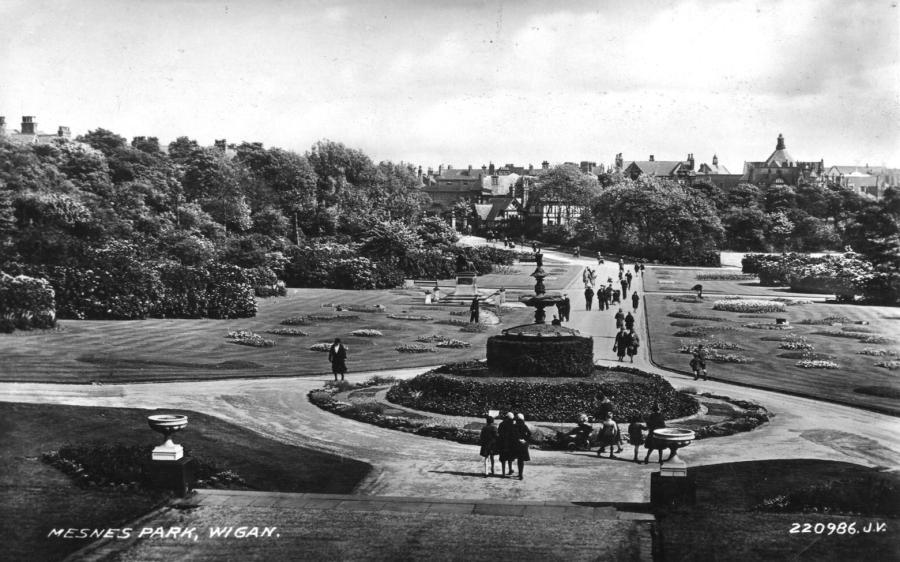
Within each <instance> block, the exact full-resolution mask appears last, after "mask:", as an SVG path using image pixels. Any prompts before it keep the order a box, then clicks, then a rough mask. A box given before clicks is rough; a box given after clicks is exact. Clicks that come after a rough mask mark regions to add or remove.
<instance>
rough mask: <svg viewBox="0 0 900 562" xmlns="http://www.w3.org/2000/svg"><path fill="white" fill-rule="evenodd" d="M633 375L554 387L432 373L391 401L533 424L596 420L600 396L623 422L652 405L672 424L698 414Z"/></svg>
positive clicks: (395, 391)
mask: <svg viewBox="0 0 900 562" xmlns="http://www.w3.org/2000/svg"><path fill="white" fill-rule="evenodd" d="M634 371H635V377H636V378H637V377H639V380H640V382H630V383H625V382H618V381H615V382H598V381H577V382H575V381H565V382H558V383H550V382H537V381H521V380H510V379H495V378H490V377H488V378H484V377H466V376H454V375H446V374H442V373H438V372H436V371H432V372H429V373H425V374H423V375H419V376H418V377H415V378H413V379H410V380H407V381H401V382H400V383H398V384H397V385H395V386H394V387H393V388H391V390H390V391H388V394H387V399H388V400H389V401H391V402H394V403H397V404H401V405H404V406H407V407H410V408H415V409H417V410H424V411H429V412H437V413H441V414H450V415H461V416H477V417H480V416H483V415H484V413H485V412H487V411H488V410H490V409H500V410H503V411H507V410H509V411H516V412H523V413H524V414H525V416H526V418H527V419H528V420H532V421H535V420H537V421H550V422H561V423H564V422H571V421H572V417H573V415H574V413H576V412H586V413H588V414H589V415H593V416H595V417H596V416H598V415H599V407H600V404H599V402H598V401H597V399H596V397H597V395H598V394H599V393H600V392H602V393H604V394H605V395H607V396H609V397H610V399H611V400H612V401H613V403H614V404H615V407H616V412H617V415H618V416H619V417H620V418H621V419H623V420H625V419H628V418H630V417H631V416H635V415H637V416H646V415H649V413H650V408H651V407H652V406H653V404H654V403H659V405H660V407H661V409H662V412H663V415H664V416H665V417H666V418H669V419H671V418H679V417H684V416H689V415H693V414H695V413H696V412H697V411H698V410H699V403H698V402H697V401H696V399H694V398H693V397H691V396H688V395H687V394H684V393H681V392H676V391H675V390H674V389H673V388H672V386H671V385H670V384H669V383H668V382H666V381H665V379H663V378H662V377H660V376H658V375H653V374H651V373H643V372H640V371H637V370H636V369H635V370H634ZM629 372H630V371H629ZM419 393H421V394H419Z"/></svg>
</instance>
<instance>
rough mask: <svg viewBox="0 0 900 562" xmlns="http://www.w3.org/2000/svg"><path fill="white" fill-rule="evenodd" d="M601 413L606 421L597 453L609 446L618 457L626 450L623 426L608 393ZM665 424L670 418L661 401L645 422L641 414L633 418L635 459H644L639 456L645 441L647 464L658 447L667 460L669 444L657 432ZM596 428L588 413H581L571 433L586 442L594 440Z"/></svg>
mask: <svg viewBox="0 0 900 562" xmlns="http://www.w3.org/2000/svg"><path fill="white" fill-rule="evenodd" d="M600 417H601V418H602V421H601V425H600V429H599V431H598V433H597V445H599V448H598V449H597V456H598V457H600V456H603V453H604V452H606V449H607V448H609V458H611V459H614V458H617V457H616V453H621V452H622V442H623V435H622V433H621V430H620V429H619V424H618V423H617V422H616V421H615V419H614V416H613V411H612V404H611V402H610V401H609V399H608V398H605V397H604V399H603V401H602V402H601V403H600ZM665 427H666V420H665V418H664V417H663V415H662V412H661V411H660V408H659V405H658V404H657V405H655V406H654V407H653V411H652V412H651V414H650V415H649V416H648V417H647V421H646V422H644V421H643V420H642V419H641V417H640V416H634V417H632V418H631V420H630V423H629V424H628V429H627V432H628V444H629V445H631V446H633V447H634V459H633V460H634V462H637V463H639V462H641V461H640V457H639V453H640V448H641V445H643V446H644V448H645V449H646V450H647V452H646V455H645V456H644V464H647V463H649V462H650V454H651V453H652V452H653V451H654V450H656V451H658V454H659V462H660V463H662V462H664V461H663V458H662V451H663V449H666V448H668V447H669V446H668V445H667V444H666V443H665V442H663V441H661V440H659V439H654V437H653V434H654V432H655V431H656V430H657V429H663V428H665ZM592 432H593V427H592V426H591V424H590V423H589V421H588V417H587V415H586V414H581V415H580V416H579V419H578V425H577V426H576V427H575V429H573V430H572V431H570V432H569V434H568V435H569V436H570V437H573V438H575V439H576V440H581V441H582V442H584V441H587V442H590V434H591V433H592ZM645 432H646V433H645ZM671 456H672V455H671V454H670V455H669V458H671ZM667 460H668V459H667Z"/></svg>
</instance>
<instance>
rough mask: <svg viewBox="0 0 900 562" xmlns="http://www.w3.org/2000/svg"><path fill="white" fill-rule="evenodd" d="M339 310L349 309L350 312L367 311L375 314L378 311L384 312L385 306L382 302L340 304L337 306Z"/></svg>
mask: <svg viewBox="0 0 900 562" xmlns="http://www.w3.org/2000/svg"><path fill="white" fill-rule="evenodd" d="M335 308H336V309H337V310H348V311H350V312H366V313H369V314H373V313H376V312H384V310H385V308H384V305H382V304H339V305H337V306H335Z"/></svg>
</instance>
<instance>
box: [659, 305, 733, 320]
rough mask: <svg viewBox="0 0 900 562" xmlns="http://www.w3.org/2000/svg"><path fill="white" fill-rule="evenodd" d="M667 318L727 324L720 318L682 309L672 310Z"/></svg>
mask: <svg viewBox="0 0 900 562" xmlns="http://www.w3.org/2000/svg"><path fill="white" fill-rule="evenodd" d="M669 316H670V317H672V318H687V319H689V320H709V321H712V322H728V319H727V318H722V317H720V316H710V315H708V314H697V313H695V312H691V311H690V310H686V309H684V308H679V309H677V310H673V311H672V312H670V313H669Z"/></svg>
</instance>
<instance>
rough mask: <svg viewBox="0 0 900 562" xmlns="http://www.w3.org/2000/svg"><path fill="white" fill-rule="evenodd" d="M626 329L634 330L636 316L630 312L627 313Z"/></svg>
mask: <svg viewBox="0 0 900 562" xmlns="http://www.w3.org/2000/svg"><path fill="white" fill-rule="evenodd" d="M625 329H626V330H628V331H631V330H634V316H632V314H631V313H630V312H629V313H628V314H626V315H625Z"/></svg>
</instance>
